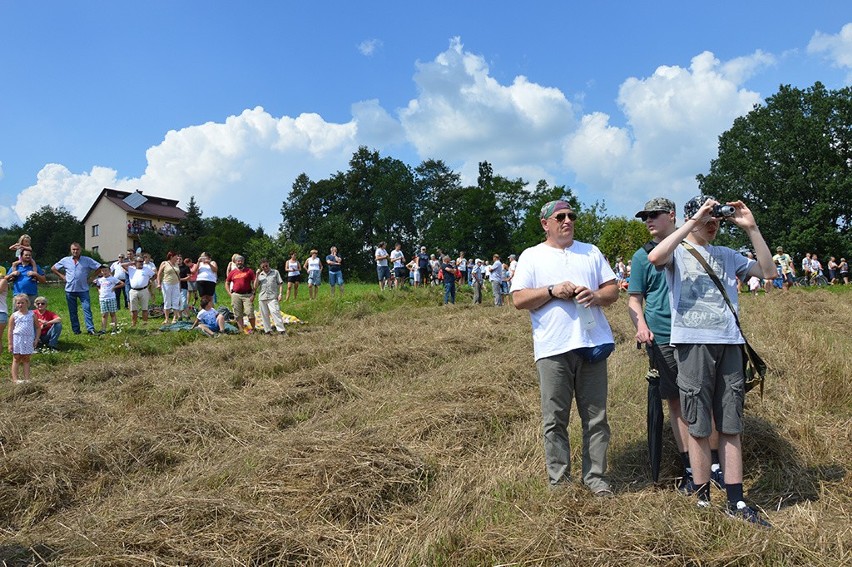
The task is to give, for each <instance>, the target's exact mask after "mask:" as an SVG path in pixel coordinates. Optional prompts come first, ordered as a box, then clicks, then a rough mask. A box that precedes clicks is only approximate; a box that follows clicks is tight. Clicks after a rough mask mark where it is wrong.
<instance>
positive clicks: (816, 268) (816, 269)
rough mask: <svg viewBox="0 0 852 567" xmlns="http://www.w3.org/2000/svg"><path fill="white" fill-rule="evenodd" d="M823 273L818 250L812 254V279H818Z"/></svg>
mask: <svg viewBox="0 0 852 567" xmlns="http://www.w3.org/2000/svg"><path fill="white" fill-rule="evenodd" d="M821 275H822V262H820V261H819V256H817V255H816V252H814V253H813V254H811V279H816V278H817V277H818V276H821Z"/></svg>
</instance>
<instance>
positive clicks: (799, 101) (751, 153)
mask: <svg viewBox="0 0 852 567" xmlns="http://www.w3.org/2000/svg"><path fill="white" fill-rule="evenodd" d="M698 183H699V186H700V188H701V191H702V192H703V193H707V194H712V195H714V196H716V197H717V198H719V199H720V200H723V201H733V200H737V199H742V200H743V201H745V203H746V205H747V206H748V207H749V208H750V209H751V210H752V212H753V213H754V214H755V217H756V219H757V222H758V225H759V226H760V230H761V233H762V234H763V236H764V238H765V239H766V241H767V242H768V243H769V244H770V246H771V247H772V248H774V247H775V246H776V245H782V246H784V248H785V250H788V251H790V252H792V253H798V255H800V256H801V255H803V254H804V252H806V251H814V252H818V253H819V254H820V255H826V256H827V255H838V256H839V255H844V254H848V253H849V251H850V250H852V233H850V231H852V88H850V87H846V88H843V89H840V90H836V91H832V90H828V89H826V88H825V87H824V86H823V85H822V84H821V83H815V84H814V86H812V87H810V88H808V89H804V90H802V89H798V88H793V87H790V86H781V87H780V88H779V91H778V92H777V93H776V94H775V95H773V96H771V97H769V98H768V99H767V100H766V103H765V104H764V105H762V106H756V107H755V108H754V109H753V110H752V111H751V112H749V113H748V114H747V115H746V116H743V117H740V118H737V119H736V120H735V121H734V125H733V127H732V128H731V129H730V130H728V131H727V132H725V133H724V134H722V136H721V137H720V138H719V154H718V157H717V158H716V159H714V160H713V162H712V163H711V166H710V172H709V173H708V174H707V175H699V176H698ZM726 232H728V239H727V242H728V244H729V245H734V246H737V245H739V244H747V243H748V238H747V236H746V235H745V234H743V233H742V232H741V231H738V230H735V231H730V230H728V231H726ZM720 240H721V239H720Z"/></svg>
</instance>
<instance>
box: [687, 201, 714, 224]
mask: <svg viewBox="0 0 852 567" xmlns="http://www.w3.org/2000/svg"><path fill="white" fill-rule="evenodd" d="M707 199H713V200H714V201H715V200H716V197H714V196H713V195H696V196H695V197H693V198H692V199H690V200H689V201H687V202H686V204H685V205H684V206H683V218H684V220H685V221H687V220H689V219H691V218H692V217H694V216H695V213H697V212H698V209H700V208H701V205H703V204H704V203H706V202H707Z"/></svg>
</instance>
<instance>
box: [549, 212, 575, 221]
mask: <svg viewBox="0 0 852 567" xmlns="http://www.w3.org/2000/svg"><path fill="white" fill-rule="evenodd" d="M552 218H553V219H554V220H555V221H556V222H558V223H563V222H565V219H566V218H568V219H569V220H572V221H575V220H577V213H575V212H573V211H572V212H570V213H557V214H556V216H555V217H552Z"/></svg>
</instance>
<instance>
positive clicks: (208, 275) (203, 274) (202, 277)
mask: <svg viewBox="0 0 852 567" xmlns="http://www.w3.org/2000/svg"><path fill="white" fill-rule="evenodd" d="M195 281H199V282H215V281H216V272H214V271H213V267H212V266H211V265H210V264H209V263H207V262H199V263H198V271H197V272H196V278H195Z"/></svg>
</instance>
